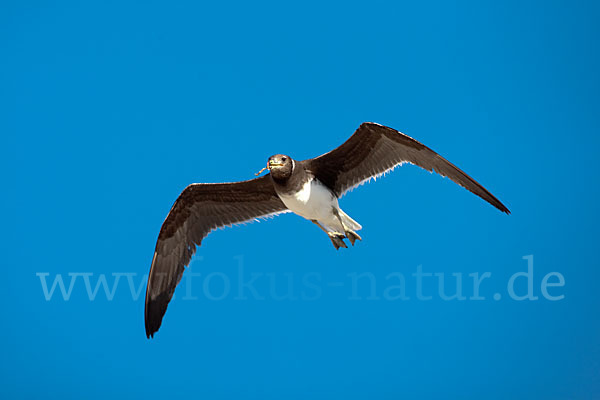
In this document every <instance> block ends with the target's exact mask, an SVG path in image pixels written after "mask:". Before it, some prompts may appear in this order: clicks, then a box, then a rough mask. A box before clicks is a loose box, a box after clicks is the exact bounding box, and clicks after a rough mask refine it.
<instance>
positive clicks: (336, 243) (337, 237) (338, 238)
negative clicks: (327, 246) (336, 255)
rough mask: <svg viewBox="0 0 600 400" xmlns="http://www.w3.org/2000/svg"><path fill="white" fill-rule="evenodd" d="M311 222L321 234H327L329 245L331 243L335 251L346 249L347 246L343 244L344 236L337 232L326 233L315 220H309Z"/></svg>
mask: <svg viewBox="0 0 600 400" xmlns="http://www.w3.org/2000/svg"><path fill="white" fill-rule="evenodd" d="M311 222H312V223H314V224H315V225H317V226H318V227H319V228H321V229H322V230H323V232H325V233H326V234H327V236H329V239H331V243H333V247H335V249H336V250H339V248H340V247H343V248H345V249H347V248H348V246H346V243H344V240H343V238H344V235H342V234H341V233H338V232H330V231H328V230H327V229H325V227H324V226H323V225H321V224H320V223H319V221H317V220H316V219H311Z"/></svg>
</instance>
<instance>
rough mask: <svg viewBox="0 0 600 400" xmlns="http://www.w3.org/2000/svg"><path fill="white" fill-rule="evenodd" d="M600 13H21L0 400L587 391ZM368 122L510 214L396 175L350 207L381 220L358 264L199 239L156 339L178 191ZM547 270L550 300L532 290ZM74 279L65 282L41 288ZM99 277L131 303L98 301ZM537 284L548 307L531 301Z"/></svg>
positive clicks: (446, 185) (16, 35)
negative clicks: (169, 221) (150, 334)
mask: <svg viewBox="0 0 600 400" xmlns="http://www.w3.org/2000/svg"><path fill="white" fill-rule="evenodd" d="M599 17H600V15H599V7H598V5H597V4H595V3H594V2H577V3H576V4H571V3H567V2H557V1H553V2H535V1H526V2H513V1H509V2H491V1H490V2H460V3H458V4H457V3H454V2H435V1H432V2H414V3H404V2H389V3H385V2H372V3H371V2H370V3H369V4H368V5H367V4H366V3H365V4H354V3H350V2H343V3H327V4H322V3H307V2H303V3H295V4H291V3H285V2H276V3H255V2H252V3H228V4H221V5H217V4H216V3H208V2H206V3H201V2H177V3H176V4H167V3H164V2H155V1H149V2H148V1H144V2H132V1H126V2H121V1H119V2H117V1H108V2H102V3H92V2H68V1H66V2H60V4H48V3H44V2H12V3H9V2H4V3H3V4H2V5H1V6H0V45H1V48H2V52H1V53H0V126H1V128H0V131H1V132H2V133H1V135H0V138H1V139H0V140H1V143H2V145H1V146H0V167H1V168H0V171H1V172H0V174H2V181H3V186H4V190H3V196H0V204H1V205H2V209H3V210H4V213H3V227H4V229H3V230H2V233H0V234H1V235H2V240H1V241H0V243H1V244H0V246H1V247H0V249H1V250H2V254H3V257H2V262H1V267H2V271H3V275H2V276H3V279H2V280H0V285H1V288H2V290H1V292H0V293H1V295H0V296H2V300H3V304H4V307H3V311H4V313H3V318H2V329H1V330H0V339H1V340H0V342H1V343H2V344H1V345H0V346H1V347H2V357H1V361H0V376H1V377H2V378H0V383H1V384H0V397H2V398H5V399H9V398H40V397H46V396H47V395H48V393H52V395H53V396H56V397H61V398H65V399H68V398H74V399H75V398H76V399H80V398H89V399H93V398H106V397H107V396H110V398H114V399H117V398H125V397H127V398H132V397H133V398H138V397H145V398H165V397H166V396H168V397H169V398H173V397H175V398H184V397H186V398H189V397H191V398H210V399H230V398H255V399H295V398H298V399H303V398H307V397H309V396H310V397H312V398H332V397H342V396H343V397H344V398H350V399H354V398H356V399H361V398H389V399H397V398H407V399H411V398H419V399H424V398H425V399H426V398H432V399H436V398H440V397H442V396H443V397H449V398H463V399H481V398H486V399H506V398H512V399H537V398H544V399H565V398H569V399H594V398H598V396H600V380H599V374H598V371H599V369H600V365H599V360H600V340H599V339H598V338H599V337H600V319H599V317H598V312H597V310H598V306H599V305H600V304H599V303H600V300H598V296H597V295H596V293H597V285H598V282H599V281H600V269H599V268H598V267H600V265H599V262H598V258H597V247H598V237H599V229H598V222H599V218H598V217H599V211H598V201H599V187H598V184H597V182H598V172H599V168H598V163H597V160H596V153H597V149H598V146H599V144H600V139H599V136H598V130H599V128H600V117H599V115H600V114H599V113H598V111H599V106H600V104H599V98H598V93H599V91H600V78H599V75H598V71H599V70H600V54H599V50H598V46H597V42H598V39H599V33H600V32H599V30H600V28H599V27H598V23H597V21H598V18H599ZM363 121H375V122H378V123H381V124H385V125H388V126H391V127H394V128H396V129H398V130H401V131H403V132H405V133H407V134H409V135H411V136H413V137H415V138H417V139H418V140H420V141H422V142H423V143H425V144H427V145H428V146H430V147H432V148H433V149H434V150H436V151H438V152H439V153H441V154H442V155H443V156H445V157H447V158H448V159H449V160H450V161H451V162H453V163H455V164H457V165H458V166H459V167H461V168H462V169H464V170H465V171H466V172H467V173H469V174H471V175H472V176H473V177H474V178H475V179H477V180H479V181H480V182H481V183H482V184H483V185H484V186H486V187H487V188H488V189H489V190H490V191H491V192H492V193H494V194H495V195H496V196H497V197H499V198H500V199H501V200H502V201H503V202H504V203H505V204H506V205H507V206H508V207H509V208H510V209H511V211H512V212H513V214H512V215H511V216H506V215H503V214H501V213H500V212H498V211H496V210H495V209H494V208H492V207H491V206H489V205H488V204H486V203H485V202H483V201H481V200H480V199H478V198H477V197H475V196H473V195H472V194H470V193H468V192H467V191H465V190H463V189H461V188H460V187H458V186H456V185H455V184H453V183H452V182H450V181H448V180H446V179H442V178H440V177H439V176H436V175H431V174H429V173H427V172H425V171H422V170H420V169H418V168H416V167H411V166H406V167H403V168H401V169H399V170H397V171H395V172H394V173H393V174H391V175H389V176H387V177H386V178H385V179H382V180H378V181H377V182H376V183H371V184H369V185H366V186H363V187H361V188H359V189H357V190H355V191H354V192H352V193H351V194H349V195H347V196H346V197H344V198H343V199H342V200H341V205H342V207H343V208H344V210H345V211H346V212H348V214H350V215H351V216H352V217H353V218H354V219H356V220H358V221H359V222H360V223H361V224H362V225H363V227H364V229H363V230H362V231H361V235H362V237H363V239H364V240H363V242H361V243H358V244H357V245H356V246H355V247H353V248H350V249H347V250H345V249H343V250H340V251H337V252H336V251H335V250H334V249H333V247H332V246H331V243H330V242H329V240H328V239H327V237H326V236H325V235H324V234H323V233H322V232H321V231H319V230H318V229H317V228H316V227H315V226H314V225H313V224H311V223H309V222H307V221H305V220H302V219H301V218H300V217H297V216H293V215H285V216H281V217H278V218H276V219H273V220H271V221H269V222H266V223H259V224H251V225H245V226H243V227H237V228H235V229H228V230H223V231H219V232H217V233H215V234H212V235H211V236H209V237H208V238H207V239H206V240H205V241H204V243H203V246H202V247H201V248H200V249H199V250H198V252H197V257H196V258H195V259H194V261H193V262H192V266H191V271H189V270H188V271H187V272H188V274H187V275H186V276H185V277H184V280H183V281H182V285H181V286H180V287H179V288H178V291H177V292H176V298H175V299H174V301H173V302H172V303H171V305H170V307H169V310H168V312H167V315H166V317H165V319H164V321H163V326H162V328H161V330H160V331H159V332H158V334H157V335H156V337H155V339H153V340H146V338H145V334H144V324H143V307H144V304H143V291H144V289H145V281H144V279H145V275H146V274H147V273H148V269H149V266H150V262H151V258H152V252H153V250H154V245H155V240H156V237H157V235H158V231H159V229H160V225H161V223H162V221H163V219H164V217H165V216H166V214H167V212H168V211H169V209H170V207H171V205H172V203H173V201H174V200H175V199H176V197H177V195H178V194H179V193H180V191H181V190H182V189H183V188H184V187H185V186H186V185H188V184H189V183H192V182H220V181H234V180H243V179H249V178H251V177H252V176H253V175H252V174H253V173H254V172H256V171H257V170H259V169H260V168H262V167H263V165H264V164H265V161H266V159H267V157H268V156H270V155H271V154H274V153H287V154H289V155H291V156H292V157H294V158H297V159H304V158H309V157H313V156H316V155H318V154H321V153H323V152H326V151H328V150H330V149H331V148H333V147H335V146H337V145H339V144H341V143H342V142H343V141H344V140H345V139H346V138H347V137H349V136H350V134H351V133H352V132H353V131H354V130H355V129H356V128H357V127H358V125H359V124H360V123H361V122H363ZM528 256H532V257H533V258H529V259H524V258H523V257H528ZM528 263H530V264H528ZM528 266H529V267H531V268H532V270H531V274H530V275H529V277H530V278H531V280H530V281H528V280H527V279H528V278H527V277H523V276H521V277H518V278H516V279H515V281H514V282H515V284H514V287H513V289H514V290H513V293H512V294H513V295H514V296H511V293H509V285H508V283H509V282H510V279H511V276H513V275H514V274H516V273H519V272H526V271H527V270H528ZM418 271H421V273H423V274H432V275H431V276H429V275H425V277H423V278H422V282H421V286H420V289H419V288H418V287H417V282H416V279H417V278H416V277H415V276H414V275H415V274H418V273H419V272H418ZM190 272H192V273H194V274H200V275H199V276H196V275H192V274H190ZM553 272H554V273H556V274H554V275H552V276H551V277H549V278H547V279H548V281H547V282H550V283H554V284H559V283H560V278H559V277H558V274H560V276H561V277H562V278H563V280H564V284H563V285H562V286H553V287H549V288H547V290H548V293H547V294H549V296H558V297H560V299H559V300H556V299H555V300H549V299H548V298H547V297H545V296H544V295H543V292H542V281H543V279H544V277H545V276H547V275H548V274H551V273H553ZM486 273H489V275H486V276H488V277H487V278H486V279H485V280H484V281H482V283H481V286H480V294H479V297H482V299H479V300H476V299H472V297H477V296H475V295H474V293H473V282H472V281H473V278H472V276H471V274H477V275H474V276H476V277H481V276H483V275H484V274H486ZM69 274H71V275H69ZM433 274H435V275H433ZM59 277H60V278H61V279H63V282H64V284H65V289H68V287H69V284H70V283H71V282H73V286H72V291H71V292H70V293H69V294H68V295H67V296H66V297H65V296H63V295H62V294H61V292H60V288H59V287H58V286H57V287H55V291H54V292H53V294H51V295H50V294H49V293H45V292H44V286H43V283H44V282H45V283H46V284H47V285H48V288H50V287H51V285H52V283H53V282H56V281H55V279H58V278H59ZM102 277H104V278H105V279H106V282H107V288H109V289H114V292H112V293H110V291H109V293H108V294H107V293H106V292H105V291H104V289H103V287H102V286H99V287H98V291H97V292H96V293H94V288H95V287H96V284H97V283H98V282H99V279H102ZM440 277H443V279H444V290H445V292H444V293H446V294H451V293H453V292H456V284H455V282H456V281H457V280H458V279H460V280H461V281H460V282H461V283H462V288H461V291H462V292H463V295H464V297H465V299H464V300H458V299H453V300H448V299H446V298H444V297H443V296H441V295H440V292H439V285H440ZM402 278H403V279H404V285H403V287H404V289H405V292H406V293H405V297H407V298H402V297H401V296H400V295H399V294H398V293H400V291H399V286H402V284H401V282H402V281H401V279H402ZM71 279H73V281H71ZM86 280H87V281H86ZM86 282H88V283H89V288H88V289H90V290H88V289H86ZM529 282H530V283H531V287H532V289H533V292H532V296H536V297H537V300H520V301H519V300H515V299H514V298H513V297H516V296H517V295H521V296H522V295H524V294H525V293H526V292H527V289H528V283H529ZM130 283H131V288H133V289H134V290H133V291H132V290H131V289H130V285H129V284H130ZM140 288H141V295H140V296H139V297H136V293H135V292H136V291H138V290H140ZM48 290H49V289H48ZM418 290H421V291H422V294H423V296H431V299H429V300H424V299H422V298H419V296H418V294H417V291H418ZM94 294H95V296H94ZM496 294H497V296H496V297H494V296H495V295H496ZM423 296H421V297H423ZM561 296H564V297H561ZM92 298H93V299H92Z"/></svg>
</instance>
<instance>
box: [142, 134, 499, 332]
mask: <svg viewBox="0 0 600 400" xmlns="http://www.w3.org/2000/svg"><path fill="white" fill-rule="evenodd" d="M404 163H410V164H414V165H417V166H419V167H421V168H423V169H426V170H427V171H430V172H432V171H436V172H437V173H438V174H440V175H442V176H445V177H448V178H450V179H451V180H452V181H454V182H455V183H457V184H459V185H460V186H462V187H464V188H465V189H467V190H469V191H471V192H472V193H474V194H476V195H477V196H479V197H481V198H482V199H484V200H485V201H487V202H488V203H490V204H491V205H493V206H494V207H496V208H497V209H499V210H500V211H502V212H504V213H507V214H510V211H509V210H508V208H506V207H505V206H504V205H503V204H502V203H501V202H500V201H499V200H498V199H497V198H496V197H494V196H493V195H492V194H491V193H490V192H489V191H487V190H486V189H485V188H484V187H483V186H481V185H480V184H479V183H477V182H476V181H475V180H474V179H473V178H471V177H470V176H469V175H467V174H465V173H464V172H463V171H461V170H460V169H458V168H457V167H456V166H454V165H453V164H451V163H450V162H448V161H447V160H446V159H445V158H443V157H442V156H440V155H439V154H437V153H436V152H435V151H433V150H431V149H430V148H429V147H427V146H425V145H423V144H421V143H419V142H418V141H416V140H415V139H413V138H411V137H409V136H407V135H405V134H403V133H401V132H398V131H396V130H394V129H392V128H388V127H386V126H382V125H379V124H375V123H371V122H366V123H363V124H361V125H360V127H359V128H358V129H357V130H356V132H354V134H353V135H352V136H351V137H350V138H349V139H348V140H347V141H346V142H345V143H344V144H342V145H341V146H339V147H338V148H336V149H334V150H332V151H330V152H328V153H325V154H323V155H321V156H319V157H316V158H312V159H309V160H304V161H298V160H294V159H293V158H291V157H290V156H288V155H284V154H276V155H274V156H271V157H270V158H269V159H268V162H267V166H266V167H265V168H263V169H262V170H261V171H260V172H259V173H258V174H256V175H259V174H260V173H261V172H262V171H264V170H266V169H268V170H269V173H268V174H267V175H264V176H262V177H259V178H255V179H251V180H247V181H242V182H232V183H194V184H191V185H189V186H188V187H186V188H185V189H184V191H183V192H182V193H181V194H180V195H179V197H178V198H177V200H176V201H175V204H174V205H173V207H172V208H171V211H169V214H168V215H167V218H166V219H165V221H164V223H163V225H162V227H161V229H160V233H159V235H158V240H157V242H156V249H155V251H154V257H153V258H152V266H151V267H150V274H149V276H148V285H147V288H146V306H145V323H146V336H147V337H148V338H150V337H151V336H152V337H153V336H154V333H155V332H156V331H158V328H159V327H160V325H161V322H162V319H163V316H164V314H165V312H166V310H167V305H168V304H169V301H170V300H171V298H172V297H173V292H174V291H175V287H176V286H177V284H178V283H179V281H180V280H181V277H182V275H183V271H184V269H185V267H186V266H187V265H188V263H189V262H190V259H191V257H192V255H193V254H194V252H195V251H196V246H199V245H200V243H201V242H202V239H204V238H205V237H206V236H207V235H208V234H209V233H210V232H211V231H213V230H215V229H217V228H222V227H226V226H231V225H235V224H239V223H244V222H249V221H253V220H257V219H263V218H267V217H271V216H274V215H277V214H282V213H287V212H293V213H295V214H298V215H300V216H301V217H304V218H306V219H307V220H309V221H311V222H312V223H314V224H315V225H317V226H318V227H319V228H321V229H322V230H323V231H324V232H325V233H326V234H327V236H328V237H329V239H330V240H331V243H332V244H333V246H334V247H335V248H336V250H337V249H339V248H340V247H344V248H347V245H346V243H345V242H344V239H348V241H349V242H350V243H351V244H352V245H354V243H355V241H356V240H362V238H361V237H360V235H359V234H358V233H357V232H356V231H358V230H360V229H361V228H362V227H361V225H360V224H359V223H358V222H356V221H355V220H353V219H352V218H351V217H350V216H349V215H348V214H346V213H345V212H344V211H343V210H342V209H341V208H340V206H339V204H338V199H339V198H340V197H341V196H343V195H344V194H345V193H346V192H348V191H349V190H352V189H353V188H355V187H356V186H359V185H361V184H363V183H365V182H367V181H369V180H371V179H373V178H376V177H378V176H380V175H382V174H384V173H386V172H388V171H390V170H392V169H394V168H395V167H397V166H399V165H402V164H404Z"/></svg>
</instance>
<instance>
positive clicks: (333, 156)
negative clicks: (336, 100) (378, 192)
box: [304, 122, 510, 214]
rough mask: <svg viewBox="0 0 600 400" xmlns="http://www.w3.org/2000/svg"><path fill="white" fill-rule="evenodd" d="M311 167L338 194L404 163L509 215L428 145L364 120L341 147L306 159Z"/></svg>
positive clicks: (498, 202) (468, 177) (480, 187)
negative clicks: (433, 174) (447, 181)
mask: <svg viewBox="0 0 600 400" xmlns="http://www.w3.org/2000/svg"><path fill="white" fill-rule="evenodd" d="M304 163H305V166H306V168H307V169H308V170H310V171H312V172H313V174H314V175H315V176H316V177H317V178H318V179H319V180H320V181H321V182H323V183H324V184H325V185H326V186H327V187H329V188H330V189H331V190H333V192H334V193H335V194H336V195H337V196H338V197H340V196H342V195H343V194H344V193H346V192H347V191H348V190H351V189H353V188H354V187H356V186H358V185H360V184H362V183H364V182H365V181H368V180H370V179H371V178H375V177H377V176H379V175H382V174H383V173H385V172H386V171H389V170H392V169H394V168H395V167H397V166H399V165H402V164H404V163H411V164H415V165H418V166H419V167H421V168H423V169H426V170H427V171H429V172H432V171H436V172H437V173H438V174H440V175H442V176H446V177H448V178H450V179H452V180H453V181H454V182H456V183H457V184H459V185H460V186H462V187H464V188H465V189H467V190H469V191H471V192H473V193H475V194H476V195H477V196H479V197H481V198H482V199H484V200H485V201H487V202H488V203H490V204H491V205H493V206H494V207H496V208H497V209H499V210H500V211H502V212H505V213H507V214H510V211H509V210H508V208H506V207H505V206H504V204H502V203H501V202H500V200H498V199H497V198H496V197H494V195H492V194H491V193H490V192H488V191H487V190H486V189H485V188H484V187H483V186H481V185H480V184H479V183H478V182H477V181H475V180H474V179H473V178H471V177H470V176H469V175H467V174H465V173H464V172H463V171H461V170H460V169H458V168H457V167H456V166H454V165H453V164H451V163H450V162H448V161H447V160H446V159H445V158H443V157H442V156H440V155H439V154H437V153H436V152H435V151H433V150H431V149H430V148H429V147H427V146H425V145H423V144H421V143H419V142H417V141H416V140H415V139H413V138H411V137H409V136H406V135H405V134H403V133H401V132H398V131H396V130H394V129H392V128H388V127H386V126H382V125H378V124H375V123H372V122H365V123H363V124H361V125H360V127H359V128H358V129H357V130H356V132H354V134H353V135H352V136H351V137H350V138H349V139H348V140H347V141H346V142H345V143H344V144H342V145H341V146H340V147H338V148H336V149H335V150H332V151H330V152H329V153H325V154H323V155H321V156H319V157H316V158H313V159H310V160H306V161H304Z"/></svg>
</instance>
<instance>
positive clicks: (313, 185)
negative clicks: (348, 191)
mask: <svg viewBox="0 0 600 400" xmlns="http://www.w3.org/2000/svg"><path fill="white" fill-rule="evenodd" d="M279 197H280V198H281V201H283V204H285V205H286V207H287V208H289V209H290V210H292V211H293V212H294V213H296V214H298V215H300V216H302V217H304V218H306V219H316V220H326V219H329V217H330V216H331V215H332V208H334V207H335V208H339V206H338V201H337V198H336V197H335V196H334V195H333V194H332V193H331V191H330V190H329V189H328V188H327V187H326V186H325V185H323V184H322V183H320V182H319V181H317V180H314V179H313V180H310V181H308V182H306V183H305V184H304V185H303V186H302V189H301V190H300V191H298V192H297V193H294V194H293V195H287V196H286V195H279Z"/></svg>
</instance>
